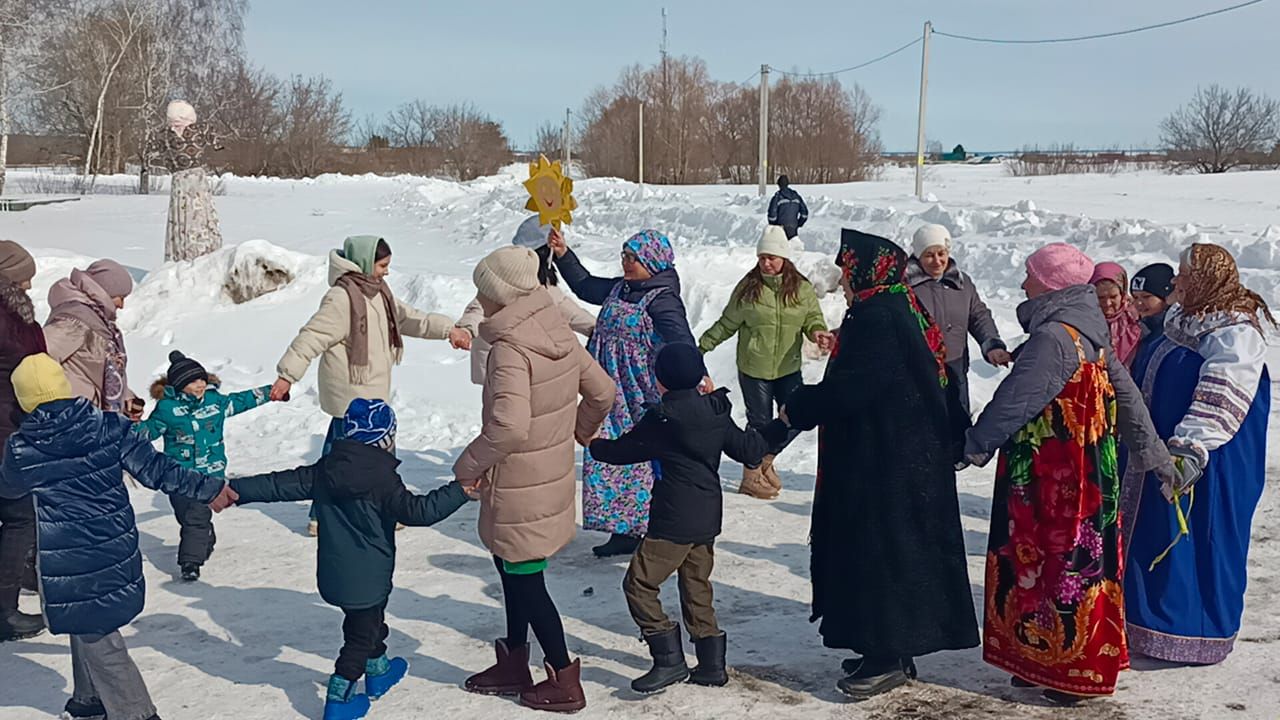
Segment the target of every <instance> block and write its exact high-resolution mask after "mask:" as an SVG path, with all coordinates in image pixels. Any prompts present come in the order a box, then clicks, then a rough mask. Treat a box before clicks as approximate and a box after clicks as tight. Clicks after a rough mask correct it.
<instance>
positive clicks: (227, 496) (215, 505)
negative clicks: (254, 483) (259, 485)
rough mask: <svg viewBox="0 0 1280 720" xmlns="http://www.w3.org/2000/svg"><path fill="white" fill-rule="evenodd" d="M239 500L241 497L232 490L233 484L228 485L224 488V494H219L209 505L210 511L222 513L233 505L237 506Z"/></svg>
mask: <svg viewBox="0 0 1280 720" xmlns="http://www.w3.org/2000/svg"><path fill="white" fill-rule="evenodd" d="M239 499H240V495H239V494H238V493H237V492H236V491H235V490H232V489H231V483H227V484H226V485H223V486H222V492H220V493H218V496H217V497H215V498H214V499H213V501H212V502H210V503H209V509H210V510H212V511H214V512H216V513H220V512H222V511H223V510H226V509H227V508H229V507H231V506H232V505H235V504H236V502H237V501H238V500H239Z"/></svg>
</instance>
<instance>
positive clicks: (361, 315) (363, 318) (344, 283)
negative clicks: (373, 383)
mask: <svg viewBox="0 0 1280 720" xmlns="http://www.w3.org/2000/svg"><path fill="white" fill-rule="evenodd" d="M335 285H336V286H337V287H340V288H342V289H343V290H346V291H347V298H348V299H349V300H350V301H351V328H350V329H349V330H348V331H347V366H348V368H349V370H350V373H351V375H350V377H351V382H352V383H353V384H355V385H365V384H367V383H368V382H369V378H370V371H369V306H368V303H367V302H366V301H368V300H373V299H374V298H376V297H378V296H379V295H381V296H382V303H383V306H384V307H385V308H386V309H387V337H389V338H391V361H392V363H393V364H396V365H399V364H400V358H401V357H403V355H404V339H403V338H402V337H400V326H399V325H398V324H397V323H396V299H395V298H394V297H393V296H392V295H391V288H390V287H389V286H388V285H387V283H386V281H385V280H375V279H373V276H371V275H365V274H364V273H358V272H349V273H347V274H345V275H343V276H342V277H340V278H338V282H337V283H335Z"/></svg>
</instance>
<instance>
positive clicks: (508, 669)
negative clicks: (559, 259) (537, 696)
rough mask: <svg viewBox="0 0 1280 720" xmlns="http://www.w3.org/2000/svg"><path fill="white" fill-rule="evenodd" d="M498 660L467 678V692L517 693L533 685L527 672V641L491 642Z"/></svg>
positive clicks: (531, 677) (485, 693) (489, 693)
mask: <svg viewBox="0 0 1280 720" xmlns="http://www.w3.org/2000/svg"><path fill="white" fill-rule="evenodd" d="M493 647H494V652H496V653H497V656H498V662H497V663H495V664H494V665H493V666H492V667H490V668H488V669H486V670H484V671H483V672H479V673H476V674H475V675H472V676H471V677H469V678H467V684H466V688H467V692H473V693H478V694H480V695H519V694H520V693H522V692H524V691H525V690H528V689H529V688H531V687H533V675H531V674H530V673H529V643H525V644H523V645H517V646H516V647H508V646H507V641H506V640H496V641H494V643H493Z"/></svg>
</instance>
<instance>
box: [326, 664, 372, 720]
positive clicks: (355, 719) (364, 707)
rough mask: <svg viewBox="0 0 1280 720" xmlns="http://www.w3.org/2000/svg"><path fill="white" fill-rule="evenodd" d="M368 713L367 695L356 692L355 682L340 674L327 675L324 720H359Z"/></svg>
mask: <svg viewBox="0 0 1280 720" xmlns="http://www.w3.org/2000/svg"><path fill="white" fill-rule="evenodd" d="M368 714H369V697H368V696H367V695H359V694H356V684H355V683H353V682H351V681H350V680H348V679H346V678H344V677H342V676H341V675H330V676H329V692H328V694H327V695H326V696H325V701H324V720H359V718H362V717H364V716H365V715H368Z"/></svg>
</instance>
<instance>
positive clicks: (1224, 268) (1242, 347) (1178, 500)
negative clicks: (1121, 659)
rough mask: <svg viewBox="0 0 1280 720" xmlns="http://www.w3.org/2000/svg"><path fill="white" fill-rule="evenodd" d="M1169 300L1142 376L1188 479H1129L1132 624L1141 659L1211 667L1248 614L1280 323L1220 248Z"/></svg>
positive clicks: (1190, 256)
mask: <svg viewBox="0 0 1280 720" xmlns="http://www.w3.org/2000/svg"><path fill="white" fill-rule="evenodd" d="M1171 299H1172V300H1174V301H1175V303H1176V304H1175V305H1173V307H1171V308H1170V309H1169V313H1168V316H1167V317H1166V320H1165V335H1164V337H1162V338H1160V339H1158V340H1157V341H1156V343H1155V345H1153V346H1152V348H1151V351H1150V352H1149V353H1144V354H1143V355H1142V356H1141V357H1140V358H1139V359H1138V362H1137V363H1135V365H1134V377H1135V378H1137V380H1138V382H1139V384H1140V385H1141V387H1142V394H1143V395H1144V396H1145V398H1146V401H1147V403H1148V405H1149V406H1150V408H1151V416H1152V418H1153V419H1154V420H1155V425H1156V430H1157V432H1159V433H1160V437H1161V438H1164V439H1166V440H1167V441H1168V443H1169V447H1170V449H1171V450H1172V451H1173V454H1174V455H1175V456H1176V457H1177V458H1178V459H1179V463H1180V465H1181V468H1182V470H1181V472H1180V473H1179V475H1178V476H1177V477H1176V478H1174V479H1173V480H1174V481H1173V483H1172V484H1170V483H1168V482H1165V481H1163V480H1162V479H1161V478H1159V477H1157V476H1155V475H1154V474H1152V475H1148V474H1145V473H1143V472H1141V471H1140V470H1136V471H1135V469H1134V468H1128V469H1126V472H1125V483H1124V493H1123V495H1122V498H1121V511H1122V513H1123V517H1124V522H1125V533H1124V535H1125V556H1126V558H1127V559H1128V560H1129V562H1130V565H1129V570H1128V573H1127V574H1126V576H1125V586H1124V590H1125V603H1126V604H1125V608H1126V609H1127V611H1128V613H1127V617H1126V618H1125V619H1126V620H1127V627H1128V632H1129V646H1130V648H1131V649H1133V650H1134V651H1135V652H1139V653H1142V654H1143V655H1148V656H1151V657H1155V658H1159V659H1161V660H1166V661H1169V662H1177V663H1188V664H1210V663H1217V662H1221V661H1222V660H1223V659H1225V658H1226V657H1227V655H1228V654H1229V653H1230V652H1231V650H1232V648H1233V647H1234V645H1235V640H1236V634H1237V633H1238V632H1239V631H1240V616H1241V613H1242V612H1243V611H1244V590H1245V583H1246V581H1247V578H1248V572H1247V568H1248V554H1249V528H1250V525H1251V524H1252V520H1253V512H1254V510H1255V509H1257V507H1258V500H1259V498H1260V497H1261V495H1262V488H1263V485H1264V484H1265V483H1266V464H1267V462H1266V461H1267V416H1268V414H1269V412H1270V409H1271V378H1270V375H1269V373H1268V372H1267V366H1266V356H1267V341H1266V338H1265V337H1264V336H1263V328H1264V327H1265V325H1264V323H1263V320H1264V319H1265V320H1266V321H1268V323H1269V324H1271V325H1272V326H1274V323H1275V320H1274V319H1273V318H1272V315H1271V311H1270V310H1269V309H1268V308H1267V304H1266V302H1265V301H1263V299H1262V298H1261V297H1259V296H1258V294H1257V293H1255V292H1253V291H1251V290H1249V289H1248V288H1246V287H1244V286H1243V285H1241V284H1240V273H1239V272H1238V271H1237V269H1236V263H1235V260H1234V259H1233V258H1232V257H1231V254H1230V253H1228V252H1227V251H1226V250H1225V249H1223V248H1221V247H1219V246H1217V245H1207V244H1195V245H1192V246H1191V247H1190V248H1189V249H1188V250H1187V251H1186V252H1185V253H1184V254H1183V256H1182V264H1181V267H1180V268H1179V270H1178V277H1177V286H1176V288H1175V290H1174V294H1173V296H1172V298H1171ZM1184 521H1185V522H1184Z"/></svg>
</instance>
